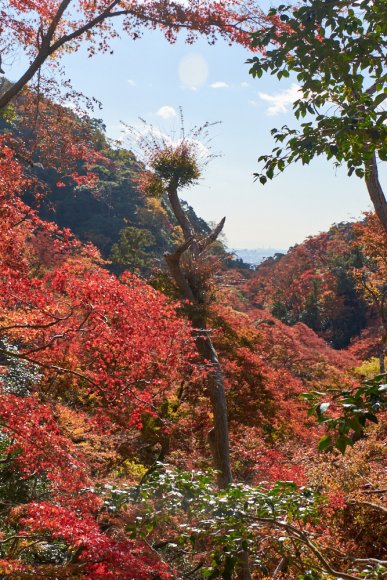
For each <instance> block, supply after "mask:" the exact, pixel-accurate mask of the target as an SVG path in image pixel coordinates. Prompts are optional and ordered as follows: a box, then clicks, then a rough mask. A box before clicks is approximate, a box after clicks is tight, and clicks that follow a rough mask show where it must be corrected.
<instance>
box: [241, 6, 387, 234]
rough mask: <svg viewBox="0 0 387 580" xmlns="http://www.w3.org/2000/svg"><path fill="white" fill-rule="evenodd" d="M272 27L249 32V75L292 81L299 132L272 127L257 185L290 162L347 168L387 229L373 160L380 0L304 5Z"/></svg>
mask: <svg viewBox="0 0 387 580" xmlns="http://www.w3.org/2000/svg"><path fill="white" fill-rule="evenodd" d="M268 17H269V18H270V19H271V25H269V26H264V27H263V28H262V29H261V30H258V31H257V32H255V33H254V34H253V46H254V47H256V48H258V49H259V50H260V51H261V54H259V55H258V56H254V57H253V58H251V59H249V61H248V62H249V63H250V64H251V69H250V73H251V74H252V76H253V77H255V78H260V77H261V76H262V74H263V73H265V72H269V73H270V74H271V75H276V76H277V77H278V79H282V78H289V77H293V76H295V77H296V79H297V81H298V83H299V97H298V98H297V100H296V101H295V102H294V104H293V111H294V115H295V117H296V118H297V119H301V120H302V123H301V127H300V128H290V127H288V126H287V125H285V126H283V127H282V128H280V129H273V130H272V135H273V137H274V140H275V141H276V142H277V143H278V145H277V146H276V147H275V148H274V149H273V151H272V153H271V154H269V155H262V156H261V157H260V158H259V161H261V162H263V169H262V172H261V173H258V174H257V177H258V178H259V180H260V181H261V183H263V184H264V183H266V181H267V179H272V178H273V177H274V175H275V173H276V172H281V171H284V169H285V168H286V167H287V166H288V165H290V164H291V163H293V162H296V161H301V162H302V163H303V164H308V163H309V162H310V161H311V160H312V159H314V158H315V157H316V156H319V155H324V156H326V157H327V159H332V160H334V163H335V164H336V165H341V164H345V165H346V166H347V169H348V175H352V174H353V173H355V175H357V176H358V177H360V178H365V181H366V184H367V188H368V191H369V195H370V197H371V200H372V202H373V204H374V207H375V211H376V213H377V215H378V217H379V219H380V221H381V222H382V224H383V227H384V229H385V230H386V231H387V202H386V199H385V196H384V193H383V191H382V187H381V185H380V182H379V179H378V167H377V160H378V157H379V159H380V160H383V161H385V160H386V156H387V146H386V143H387V126H386V115H387V113H386V111H385V109H384V107H383V103H384V101H385V99H386V97H387V89H386V80H387V71H386V43H387V41H386V33H387V24H386V22H387V7H386V3H385V2H384V0H375V1H374V2H369V1H368V0H363V1H361V0H343V1H340V2H331V1H324V0H304V1H303V2H302V3H301V4H300V5H299V6H297V7H296V8H294V7H293V6H292V5H289V4H282V5H280V6H279V7H278V8H273V9H271V10H270V11H269V13H268Z"/></svg>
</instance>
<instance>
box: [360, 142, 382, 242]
mask: <svg viewBox="0 0 387 580" xmlns="http://www.w3.org/2000/svg"><path fill="white" fill-rule="evenodd" d="M365 182H366V184H367V189H368V193H369V195H370V198H371V201H372V203H373V205H374V208H375V212H376V215H377V216H378V218H379V220H380V223H381V224H382V226H383V228H384V231H385V232H387V201H386V198H385V195H384V192H383V189H382V186H381V184H380V181H379V174H378V165H377V159H376V154H375V153H374V154H373V155H372V158H371V160H370V161H369V162H368V163H367V164H366V176H365Z"/></svg>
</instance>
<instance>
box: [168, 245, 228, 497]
mask: <svg viewBox="0 0 387 580" xmlns="http://www.w3.org/2000/svg"><path fill="white" fill-rule="evenodd" d="M191 244H192V238H191V239H190V240H187V241H186V242H185V243H184V244H183V245H182V246H180V248H178V249H177V250H176V251H175V252H174V253H173V254H167V255H166V256H165V260H166V262H167V265H168V268H169V272H170V274H171V276H172V278H173V279H174V281H175V283H176V285H177V286H178V288H179V290H180V292H181V295H182V297H183V298H186V299H188V300H189V301H190V302H192V303H193V305H194V307H195V306H196V309H197V310H196V312H192V314H191V315H190V320H191V323H192V326H193V329H194V332H195V342H196V346H197V349H198V353H199V355H200V357H201V358H202V359H203V361H207V364H209V365H210V369H209V374H208V379H207V388H208V396H209V398H210V401H211V407H212V413H213V417H214V425H213V428H212V429H211V431H210V433H209V434H208V440H209V444H210V448H211V453H212V456H213V461H214V467H215V469H216V470H217V471H218V474H219V475H218V485H219V486H220V487H226V486H227V485H228V484H229V483H231V482H232V474H231V463H230V445H229V438H228V417H227V401H226V393H225V388H224V377H223V372H222V368H221V366H220V363H219V359H218V356H217V353H216V350H215V348H214V345H213V343H212V340H211V338H210V336H209V332H208V329H207V321H206V316H205V314H204V313H202V312H200V311H202V309H203V305H202V304H200V303H198V299H197V296H196V294H197V289H196V292H195V291H194V290H193V289H192V288H191V286H190V284H189V282H188V280H187V278H186V277H185V276H184V273H183V271H182V269H181V266H180V259H181V256H182V255H183V253H184V251H186V250H187V249H188V247H189V246H190V245H191Z"/></svg>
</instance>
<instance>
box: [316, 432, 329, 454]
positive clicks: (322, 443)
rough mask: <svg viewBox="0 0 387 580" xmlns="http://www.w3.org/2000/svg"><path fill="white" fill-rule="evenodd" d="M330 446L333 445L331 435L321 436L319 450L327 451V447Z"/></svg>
mask: <svg viewBox="0 0 387 580" xmlns="http://www.w3.org/2000/svg"><path fill="white" fill-rule="evenodd" d="M330 447H332V439H331V437H330V435H324V436H323V437H321V439H320V441H319V443H318V450H319V451H320V452H321V451H325V450H326V449H329V448H330Z"/></svg>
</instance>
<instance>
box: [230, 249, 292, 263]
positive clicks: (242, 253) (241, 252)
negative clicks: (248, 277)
mask: <svg viewBox="0 0 387 580" xmlns="http://www.w3.org/2000/svg"><path fill="white" fill-rule="evenodd" d="M232 252H234V254H235V255H236V256H237V258H241V259H242V260H243V261H244V262H246V264H251V265H252V266H257V264H260V263H261V262H262V261H263V260H264V259H265V258H269V257H270V256H274V254H285V253H286V250H280V249H278V248H254V249H249V248H234V249H233V250H232Z"/></svg>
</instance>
